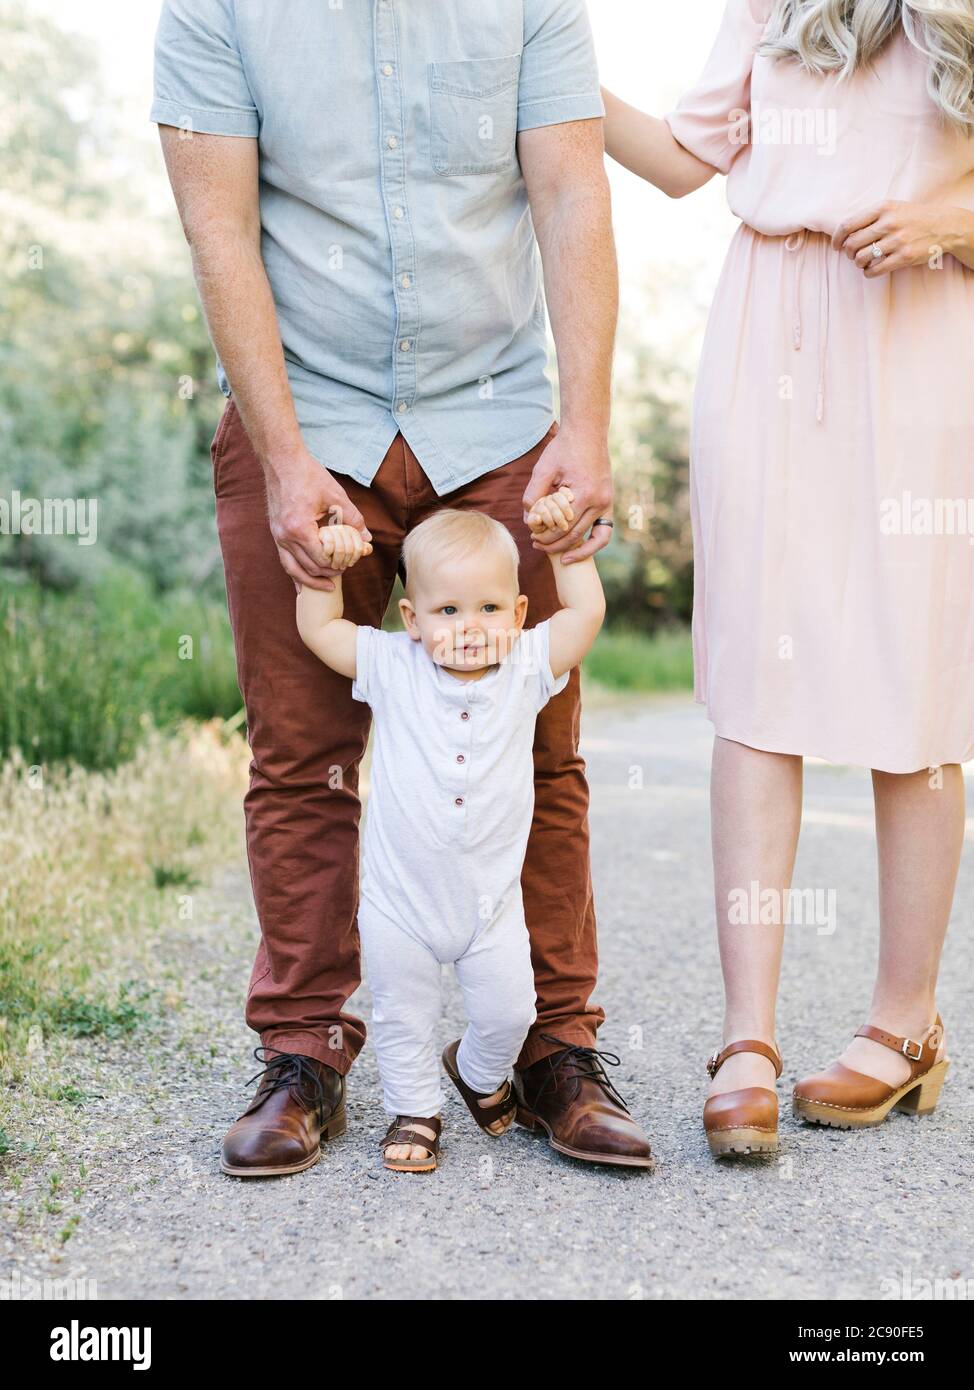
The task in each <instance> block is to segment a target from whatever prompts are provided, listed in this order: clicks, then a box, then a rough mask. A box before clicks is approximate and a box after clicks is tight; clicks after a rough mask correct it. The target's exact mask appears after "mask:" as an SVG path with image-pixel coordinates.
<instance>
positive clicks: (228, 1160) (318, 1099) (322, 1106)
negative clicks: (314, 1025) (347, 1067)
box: [220, 1047, 346, 1178]
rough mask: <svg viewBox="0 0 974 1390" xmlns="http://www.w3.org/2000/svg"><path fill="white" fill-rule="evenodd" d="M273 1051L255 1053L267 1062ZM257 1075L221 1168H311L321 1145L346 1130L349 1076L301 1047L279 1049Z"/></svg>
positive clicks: (266, 1174)
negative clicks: (302, 1052) (256, 1083)
mask: <svg viewBox="0 0 974 1390" xmlns="http://www.w3.org/2000/svg"><path fill="white" fill-rule="evenodd" d="M269 1051H270V1049H269V1048H261V1047H258V1048H255V1049H254V1056H255V1057H256V1058H257V1060H258V1062H263V1061H266V1060H267V1054H268V1052H269ZM262 1052H263V1053H264V1054H265V1055H264V1056H263V1057H262V1056H261V1055H260V1054H261V1053H262ZM257 1076H259V1077H261V1081H260V1084H259V1086H258V1087H257V1094H256V1095H255V1096H254V1099H253V1101H252V1102H251V1104H250V1105H249V1106H248V1107H247V1109H246V1110H245V1111H244V1113H243V1114H242V1115H241V1116H240V1118H239V1119H238V1120H237V1121H236V1122H235V1123H234V1124H233V1125H231V1126H230V1129H229V1130H228V1131H227V1134H226V1137H225V1139H224V1140H223V1153H222V1156H221V1159H220V1167H221V1169H222V1170H223V1172H224V1173H229V1174H230V1176H231V1177H234V1178H275V1177H280V1176H282V1175H283V1174H285V1173H300V1172H302V1171H303V1170H304V1169H305V1168H310V1167H311V1166H312V1164H315V1163H317V1162H318V1160H319V1158H320V1157H321V1145H322V1144H323V1143H325V1142H326V1140H328V1139H337V1137H338V1136H339V1135H340V1134H344V1133H345V1124H346V1120H345V1078H344V1077H343V1076H341V1075H340V1073H339V1072H337V1071H336V1070H335V1068H334V1067H329V1066H327V1065H326V1063H324V1062H319V1061H317V1059H316V1058H314V1057H304V1056H301V1055H299V1054H298V1053H296V1052H278V1053H275V1054H274V1055H273V1057H272V1059H271V1061H270V1062H269V1063H268V1065H267V1066H266V1067H265V1068H264V1070H263V1071H262V1072H258V1073H257ZM257 1076H252V1077H251V1078H250V1080H251V1081H256V1080H257ZM247 1084H248V1085H249V1084H250V1082H248V1083H247Z"/></svg>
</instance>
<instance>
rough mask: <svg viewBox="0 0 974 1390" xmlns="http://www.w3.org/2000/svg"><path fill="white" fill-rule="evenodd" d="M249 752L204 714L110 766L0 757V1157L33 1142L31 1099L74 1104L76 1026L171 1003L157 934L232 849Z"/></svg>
mask: <svg viewBox="0 0 974 1390" xmlns="http://www.w3.org/2000/svg"><path fill="white" fill-rule="evenodd" d="M248 758H249V755H248V750H247V747H246V743H245V742H244V740H243V739H242V738H241V737H240V736H239V735H238V734H233V735H227V734H226V733H225V731H224V730H223V729H222V727H221V725H220V724H219V723H210V724H204V725H192V726H186V728H184V729H182V730H180V731H179V732H178V733H177V734H175V735H169V736H166V737H163V736H161V735H159V734H157V733H155V732H153V731H152V730H151V729H147V730H146V737H145V740H144V742H143V744H142V746H141V747H140V749H139V751H138V752H137V754H136V756H135V758H134V759H133V760H132V761H131V762H129V763H126V764H125V765H123V766H122V767H120V768H118V769H117V770H116V771H114V772H111V773H93V772H86V771H84V770H83V769H80V768H76V767H73V768H56V769H53V770H47V769H44V768H30V767H28V766H27V764H26V763H25V762H24V761H23V759H22V758H20V757H19V756H16V755H15V756H14V757H13V758H11V759H10V760H9V761H8V762H6V763H5V764H3V766H2V767H0V1162H2V1161H3V1157H2V1156H3V1154H4V1152H7V1153H8V1154H9V1155H10V1156H13V1155H14V1154H16V1153H20V1154H21V1155H23V1154H24V1153H25V1152H26V1151H27V1150H29V1148H30V1121H31V1119H32V1118H33V1119H34V1120H36V1119H37V1109H38V1106H39V1105H40V1106H43V1107H76V1106H78V1105H80V1104H83V1101H84V1097H83V1095H81V1094H79V1093H78V1091H77V1088H76V1087H75V1086H74V1084H73V1080H72V1077H71V1075H70V1067H66V1068H65V1067H62V1066H61V1065H60V1062H61V1060H62V1059H67V1058H68V1057H69V1056H70V1053H71V1050H72V1047H73V1046H76V1040H77V1039H80V1038H93V1039H98V1038H106V1039H108V1038H118V1037H122V1036H125V1035H127V1034H129V1033H133V1032H135V1031H136V1030H137V1029H138V1028H139V1027H140V1026H141V1025H142V1024H143V1023H145V1022H148V1021H149V1020H151V1019H152V1018H153V1017H157V1016H158V1015H159V1013H160V1012H161V1011H162V1010H168V1009H173V1008H178V1007H179V1002H180V1001H179V997H178V990H175V991H174V989H173V985H172V983H171V982H167V981H165V980H161V979H160V978H159V977H158V974H157V972H155V971H154V968H153V966H154V962H153V944H154V942H156V941H157V940H158V938H159V937H160V935H162V934H164V933H165V932H166V931H167V929H168V928H170V927H172V926H175V925H177V924H178V923H179V922H180V921H184V920H186V919H187V917H190V916H191V915H192V913H193V900H194V890H195V889H196V888H197V886H198V885H201V884H203V883H204V882H205V881H206V880H207V879H208V878H209V877H210V875H211V874H212V872H213V870H214V869H215V868H216V867H217V866H218V865H220V864H223V863H226V862H228V861H229V860H230V859H232V858H234V857H237V856H239V853H240V849H241V845H242V826H241V808H240V803H241V797H242V793H243V789H244V787H245V785H246V768H247V763H248ZM40 1061H43V1065H38V1063H39V1062H40ZM45 1118H46V1119H47V1120H48V1121H49V1120H50V1119H51V1116H50V1114H47V1115H46V1116H45Z"/></svg>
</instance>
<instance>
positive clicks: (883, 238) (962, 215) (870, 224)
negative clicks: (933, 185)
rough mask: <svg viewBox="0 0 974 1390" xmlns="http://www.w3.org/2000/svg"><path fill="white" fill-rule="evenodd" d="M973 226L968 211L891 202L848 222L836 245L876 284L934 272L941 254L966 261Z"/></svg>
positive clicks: (971, 246)
mask: <svg viewBox="0 0 974 1390" xmlns="http://www.w3.org/2000/svg"><path fill="white" fill-rule="evenodd" d="M965 223H966V228H965ZM972 223H974V214H972V213H969V212H966V211H965V210H964V209H963V208H952V207H948V206H947V205H945V204H943V203H901V202H897V201H895V200H889V201H887V202H885V203H880V204H879V206H878V207H874V208H871V209H869V210H868V211H866V212H864V213H857V214H856V216H854V217H849V218H847V219H846V221H845V222H843V223H842V224H841V226H839V227H838V228H837V230H836V233H835V236H834V237H833V238H832V245H833V246H834V247H835V249H836V250H837V251H842V252H843V253H844V254H845V255H847V256H848V257H849V259H850V260H851V261H855V263H856V265H857V266H858V267H859V269H860V270H862V271H863V272H864V273H865V276H866V279H867V280H876V279H878V278H879V276H881V275H890V274H891V273H892V272H893V271H894V270H905V269H907V268H908V267H909V266H916V265H929V266H930V267H931V268H934V267H935V266H936V265H937V258H938V256H942V255H944V254H945V253H947V252H949V253H951V254H952V255H957V256H958V257H959V259H961V260H965V257H964V255H963V249H964V244H965V242H966V244H967V249H968V251H969V252H970V251H972V250H974V228H972ZM875 246H878V247H879V249H880V250H881V251H882V253H883V256H882V259H879V257H877V256H876V255H875V254H874V251H873V247H875ZM965 263H966V264H970V262H968V261H965Z"/></svg>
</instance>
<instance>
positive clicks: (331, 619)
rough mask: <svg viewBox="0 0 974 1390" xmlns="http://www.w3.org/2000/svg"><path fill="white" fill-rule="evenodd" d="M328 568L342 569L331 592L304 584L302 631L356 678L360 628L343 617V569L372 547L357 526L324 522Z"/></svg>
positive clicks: (309, 643) (330, 662) (317, 650)
mask: <svg viewBox="0 0 974 1390" xmlns="http://www.w3.org/2000/svg"><path fill="white" fill-rule="evenodd" d="M318 535H319V537H320V538H321V544H322V546H323V547H324V550H325V555H326V557H327V562H328V568H329V569H336V570H340V571H341V573H340V574H338V575H336V577H335V581H334V583H335V587H334V589H332V590H331V591H330V592H325V591H324V590H322V589H306V588H302V589H301V590H300V592H299V593H298V600H297V621H298V632H299V633H300V634H301V640H302V641H303V642H304V644H305V646H306V647H308V648H309V649H310V650H311V651H313V652H314V654H315V656H317V657H318V658H319V659H320V660H321V661H323V662H324V663H325V665H326V666H330V667H331V669H332V670H333V671H337V672H338V674H339V675H340V676H348V677H349V679H350V680H354V679H355V674H356V672H355V647H356V640H357V637H358V628H357V626H356V624H355V623H350V622H349V621H348V620H347V619H346V618H343V617H342V612H343V611H344V606H345V600H344V597H343V595H342V573H344V571H345V570H347V569H350V568H351V567H352V565H354V564H357V563H358V561H359V560H361V559H362V558H363V557H364V556H366V555H371V554H372V547H371V545H370V544H369V543H368V541H366V540H363V539H362V535H361V533H360V532H359V531H357V530H356V529H355V527H354V526H322V527H321V529H320V530H319V532H318Z"/></svg>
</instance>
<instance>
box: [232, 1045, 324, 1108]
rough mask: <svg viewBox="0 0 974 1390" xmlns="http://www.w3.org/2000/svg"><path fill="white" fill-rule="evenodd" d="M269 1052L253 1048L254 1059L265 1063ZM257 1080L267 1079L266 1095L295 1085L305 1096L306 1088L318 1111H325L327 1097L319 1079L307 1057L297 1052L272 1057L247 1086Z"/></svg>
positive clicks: (263, 1048)
mask: <svg viewBox="0 0 974 1390" xmlns="http://www.w3.org/2000/svg"><path fill="white" fill-rule="evenodd" d="M269 1052H270V1048H267V1047H255V1048H254V1057H255V1058H256V1060H257V1061H258V1062H266V1061H267V1054H268V1053H269ZM261 1053H263V1054H264V1056H263V1057H262V1056H261V1055H260V1054H261ZM258 1078H266V1079H267V1082H268V1085H267V1093H268V1095H270V1094H272V1093H273V1092H274V1091H283V1090H286V1089H288V1088H289V1087H291V1086H295V1085H296V1086H297V1087H298V1089H299V1090H300V1091H302V1092H304V1093H305V1094H307V1091H305V1087H308V1088H309V1089H310V1091H311V1096H312V1098H313V1101H314V1104H315V1105H317V1106H318V1108H319V1110H325V1109H326V1108H327V1106H328V1097H327V1096H326V1095H325V1088H324V1086H323V1085H322V1082H321V1077H320V1076H319V1075H318V1073H317V1072H316V1071H315V1069H314V1067H313V1066H312V1065H311V1061H310V1059H309V1058H308V1057H302V1056H301V1054H300V1053H298V1052H279V1053H278V1054H277V1056H276V1057H273V1058H272V1059H271V1061H270V1062H268V1064H267V1066H266V1067H264V1069H263V1070H262V1071H259V1072H257V1073H256V1074H255V1075H254V1076H252V1077H251V1078H250V1080H249V1081H248V1082H247V1085H248V1086H250V1085H252V1084H253V1083H254V1082H255V1081H258ZM261 1084H263V1080H261V1081H260V1083H259V1084H258V1087H257V1089H258V1091H259V1090H260V1085H261Z"/></svg>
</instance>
